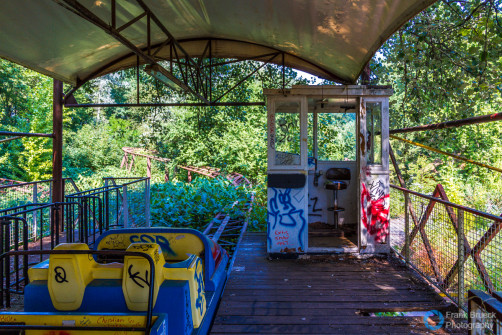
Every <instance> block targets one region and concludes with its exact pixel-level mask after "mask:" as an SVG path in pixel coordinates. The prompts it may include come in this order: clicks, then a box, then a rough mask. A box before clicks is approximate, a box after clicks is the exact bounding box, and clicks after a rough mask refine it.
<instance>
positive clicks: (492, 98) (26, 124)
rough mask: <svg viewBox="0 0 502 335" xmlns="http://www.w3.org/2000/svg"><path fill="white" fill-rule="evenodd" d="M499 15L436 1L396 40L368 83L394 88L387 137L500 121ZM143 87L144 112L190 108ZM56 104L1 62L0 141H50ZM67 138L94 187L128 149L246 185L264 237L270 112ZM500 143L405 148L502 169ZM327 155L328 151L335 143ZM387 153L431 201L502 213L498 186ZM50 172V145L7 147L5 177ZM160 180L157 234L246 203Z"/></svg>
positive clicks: (224, 111) (446, 136)
mask: <svg viewBox="0 0 502 335" xmlns="http://www.w3.org/2000/svg"><path fill="white" fill-rule="evenodd" d="M501 8H502V1H501V0H486V1H479V0H471V1H453V0H444V1H440V2H438V3H436V4H435V5H433V6H432V7H430V8H429V9H427V10H426V11H425V12H423V13H422V14H420V15H418V16H417V17H416V18H414V19H413V20H411V21H410V22H409V23H407V24H406V25H405V26H404V27H402V28H401V29H400V30H399V31H398V32H397V33H396V34H394V35H393V36H392V37H391V38H390V39H389V41H388V42H387V43H386V44H385V45H384V46H383V47H382V48H381V49H380V50H379V52H378V53H377V55H376V56H375V57H374V59H373V60H372V62H371V68H372V71H373V75H372V78H371V80H372V83H373V84H392V85H393V87H394V90H395V94H394V96H393V97H392V105H391V129H392V128H400V127H409V126H414V125H421V124H428V123H434V122H441V121H447V120H453V119H460V118H465V117H470V116H475V115H484V114H490V113H495V112H499V111H500V108H499V106H500V104H501V102H502V98H501V92H502V78H501V75H500V73H501V69H502V27H501V20H502V18H500V10H501ZM258 64H259V63H258V62H254V61H248V62H243V63H237V64H231V65H224V66H219V67H215V71H216V73H215V74H214V75H213V78H215V88H214V90H213V94H214V95H215V96H219V95H221V94H223V93H224V92H225V91H226V90H227V89H228V88H229V87H232V86H233V85H234V84H235V83H237V82H238V81H239V80H240V79H241V78H243V77H244V76H245V75H246V74H247V73H249V72H251V71H253V70H254V69H256V67H257V65H258ZM140 82H141V88H142V89H141V96H140V100H141V101H143V102H147V101H149V102H173V101H186V102H190V101H192V100H190V99H191V98H190V97H187V96H185V95H181V94H180V93H177V92H173V91H170V90H169V89H168V88H167V87H166V86H164V85H162V84H160V83H158V82H156V81H154V80H153V79H152V78H151V77H149V76H147V75H146V74H143V73H141V74H140ZM281 83H282V76H281V73H280V69H279V68H277V67H276V66H272V65H270V66H265V67H264V68H262V69H261V70H259V71H258V73H257V75H255V76H254V77H253V79H251V80H247V81H245V82H244V84H243V86H242V87H241V88H240V89H238V90H236V91H232V92H231V93H229V94H228V95H227V96H225V97H224V98H223V99H222V101H261V100H263V99H264V98H263V95H262V89H263V88H274V87H275V88H278V87H280V84H281ZM305 83H308V80H306V79H303V78H301V77H300V76H299V75H298V74H297V73H296V72H295V71H293V70H291V69H288V70H287V71H286V84H287V86H291V85H294V84H305ZM326 83H327V82H326ZM135 88H136V78H135V71H134V70H126V71H121V72H118V73H115V74H110V75H107V76H105V77H103V78H100V79H97V80H94V81H92V82H90V83H88V84H86V85H84V87H82V88H81V89H79V90H78V91H77V93H76V96H75V97H76V99H77V101H78V102H80V103H85V102H116V103H124V102H135V100H136V97H135V92H136V89H135ZM51 99H52V80H51V79H50V78H47V77H44V76H42V75H39V74H37V73H34V72H32V71H30V70H27V69H24V68H22V67H20V66H17V65H15V64H12V63H10V62H8V61H5V60H0V112H1V115H0V120H1V124H2V130H9V131H32V132H46V133H47V132H51V131H52V130H51V129H52V121H51V112H50V110H51V106H52V100H51ZM347 124H348V123H342V124H341V125H340V127H343V126H344V125H345V126H346V125H347ZM64 126H65V133H64V142H65V145H64V174H65V176H67V177H73V178H75V179H77V180H78V181H79V182H80V183H81V184H83V185H89V186H97V185H96V183H101V177H103V176H109V175H114V176H118V175H124V174H126V172H124V170H119V169H118V166H119V165H120V159H121V157H122V151H121V148H122V147H124V146H133V147H143V148H148V149H155V150H157V151H158V152H159V155H160V156H162V157H167V158H171V159H172V163H171V164H170V166H169V167H168V168H169V169H170V170H171V171H172V170H173V168H174V166H175V165H177V164H191V165H199V166H203V165H209V166H213V167H218V168H222V169H224V170H225V171H235V172H239V173H242V174H243V175H245V176H246V177H247V178H248V179H250V180H251V181H252V183H253V185H254V187H255V188H256V190H257V192H258V193H257V204H256V207H255V208H256V212H255V214H254V215H255V217H254V218H253V226H254V227H255V228H259V227H260V225H261V226H262V227H264V221H265V218H266V211H265V207H264V206H265V199H266V194H265V188H264V183H265V174H266V113H265V109H264V108H263V107H224V108H198V107H193V108H188V107H186V108H160V107H158V108H137V109H128V108H115V109H111V108H99V109H65V115H64ZM339 130H342V129H339ZM335 131H336V129H335ZM340 133H341V131H340ZM501 133H502V123H500V122H499V123H495V122H494V123H490V124H485V125H482V126H479V125H478V126H469V127H463V128H454V129H447V130H440V131H427V132H419V133H412V134H407V135H406V138H408V139H411V140H413V141H417V142H420V143H424V144H427V145H430V146H432V147H435V148H438V149H441V150H444V151H447V152H452V153H456V154H459V155H462V156H465V157H468V158H471V159H474V160H477V161H481V162H483V163H486V164H490V165H493V166H496V167H499V168H500V167H502V138H501V136H500V134H501ZM325 144H326V147H327V148H328V147H329V143H325ZM392 146H393V148H394V150H395V152H396V155H397V157H398V160H399V163H400V166H401V169H402V170H403V172H404V176H405V179H406V181H407V183H408V187H409V188H411V189H414V190H419V191H423V192H426V193H427V192H432V190H433V189H434V186H435V185H436V184H437V183H442V184H443V185H444V187H445V190H446V193H447V194H448V196H449V197H450V199H451V200H452V201H454V202H458V203H461V204H465V205H469V206H473V207H476V208H478V209H481V210H484V211H488V212H491V213H494V214H499V213H500V212H502V183H501V182H500V174H498V173H496V172H493V171H490V170H487V169H484V168H481V167H477V166H474V165H470V164H464V163H461V162H458V161H454V160H452V159H451V158H447V157H444V156H441V155H439V154H435V153H431V152H428V151H424V150H423V149H419V148H416V147H412V146H410V145H409V144H403V143H400V142H397V141H396V140H392ZM50 160H51V141H50V139H34V138H25V139H22V140H14V141H10V142H4V143H1V144H0V177H4V178H10V179H16V180H25V181H28V180H37V179H45V178H50V175H51V164H50ZM137 167H138V169H139V170H135V171H134V173H131V174H134V175H138V174H142V175H145V174H146V173H145V168H144V165H142V164H137ZM157 168H158V169H159V170H163V168H164V167H163V166H158V167H157ZM160 176H161V174H159V175H158V176H157V175H156V176H155V178H156V179H154V183H153V185H152V205H153V209H152V218H153V219H154V220H155V222H156V223H158V224H162V225H164V224H165V225H172V224H175V223H176V222H178V223H179V224H183V225H184V224H190V225H195V226H197V227H200V225H201V224H202V223H207V220H208V218H209V216H210V215H209V214H211V215H212V214H214V212H215V211H219V210H220V209H221V207H222V206H225V205H227V204H228V201H229V199H233V198H232V197H237V198H238V197H242V196H243V194H245V193H246V192H248V191H246V192H244V190H233V189H231V188H229V187H228V185H226V184H225V182H223V181H221V180H218V181H215V182H209V181H207V180H200V181H196V182H195V183H193V184H192V185H187V184H184V183H182V181H183V178H184V177H182V175H181V174H179V175H178V176H177V179H175V180H174V181H173V182H172V183H169V184H164V183H163V182H162V178H161V177H160ZM189 205H190V206H189ZM203 208H204V210H203ZM204 211H205V212H204ZM203 212H204V213H205V214H201V213H203ZM193 222H198V223H196V224H194V223H193Z"/></svg>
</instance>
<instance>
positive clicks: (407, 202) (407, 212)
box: [404, 192, 410, 264]
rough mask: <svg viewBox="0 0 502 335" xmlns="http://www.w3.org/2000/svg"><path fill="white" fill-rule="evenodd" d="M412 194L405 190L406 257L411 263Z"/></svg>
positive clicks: (407, 261)
mask: <svg viewBox="0 0 502 335" xmlns="http://www.w3.org/2000/svg"><path fill="white" fill-rule="evenodd" d="M409 206H410V195H409V194H408V192H404V259H405V260H406V264H409V263H410V209H409Z"/></svg>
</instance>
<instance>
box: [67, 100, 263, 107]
mask: <svg viewBox="0 0 502 335" xmlns="http://www.w3.org/2000/svg"><path fill="white" fill-rule="evenodd" d="M236 106H265V102H263V101H254V102H209V104H206V103H201V102H193V103H139V104H137V103H131V104H66V105H65V107H67V108H91V107H236Z"/></svg>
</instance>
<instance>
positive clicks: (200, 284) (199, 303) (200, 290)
mask: <svg viewBox="0 0 502 335" xmlns="http://www.w3.org/2000/svg"><path fill="white" fill-rule="evenodd" d="M199 264H200V266H201V267H202V261H201V260H200V258H199V259H197V264H196V265H195V275H194V279H195V281H196V282H197V300H196V301H195V308H196V309H197V310H198V311H199V313H200V315H201V316H202V313H204V304H205V303H206V298H205V292H204V278H203V275H202V271H200V272H197V270H198V269H199Z"/></svg>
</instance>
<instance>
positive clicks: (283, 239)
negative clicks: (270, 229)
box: [274, 230, 289, 247]
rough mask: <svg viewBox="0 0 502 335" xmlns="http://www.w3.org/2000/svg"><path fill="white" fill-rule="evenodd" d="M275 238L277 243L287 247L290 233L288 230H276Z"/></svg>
mask: <svg viewBox="0 0 502 335" xmlns="http://www.w3.org/2000/svg"><path fill="white" fill-rule="evenodd" d="M274 239H275V241H276V244H277V245H280V246H285V247H287V246H288V243H289V233H288V231H287V230H276V231H275V232H274Z"/></svg>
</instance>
